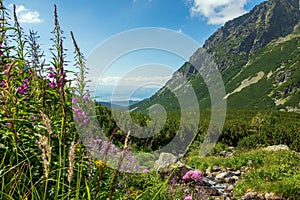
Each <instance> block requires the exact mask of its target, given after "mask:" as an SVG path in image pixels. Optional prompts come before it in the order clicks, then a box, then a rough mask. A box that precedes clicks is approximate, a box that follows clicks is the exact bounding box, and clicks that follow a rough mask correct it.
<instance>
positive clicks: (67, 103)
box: [0, 1, 300, 199]
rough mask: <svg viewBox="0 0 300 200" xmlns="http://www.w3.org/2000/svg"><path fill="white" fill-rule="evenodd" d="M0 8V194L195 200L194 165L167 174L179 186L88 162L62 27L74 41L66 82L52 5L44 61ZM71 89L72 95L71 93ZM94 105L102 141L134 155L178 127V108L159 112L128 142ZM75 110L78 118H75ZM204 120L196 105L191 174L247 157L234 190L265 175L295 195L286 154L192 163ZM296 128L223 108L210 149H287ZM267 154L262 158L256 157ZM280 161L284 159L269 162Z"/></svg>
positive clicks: (299, 142)
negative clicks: (163, 118)
mask: <svg viewBox="0 0 300 200" xmlns="http://www.w3.org/2000/svg"><path fill="white" fill-rule="evenodd" d="M0 7H1V13H0V17H1V18H0V30H1V40H0V67H1V68H0V72H1V73H0V81H1V83H0V102H1V103H0V155H1V157H0V199H107V198H108V199H176V198H177V199H183V198H185V197H186V199H188V198H189V197H190V196H193V199H197V198H201V196H199V194H198V192H199V191H197V190H195V188H196V186H197V185H199V184H201V173H200V172H199V171H197V170H192V171H190V172H189V173H190V174H193V175H194V176H191V177H194V178H190V177H188V174H182V175H177V178H176V180H180V181H181V182H180V184H177V187H174V184H173V185H172V184H171V181H170V180H171V179H170V178H171V177H174V175H173V172H171V173H170V172H169V174H168V175H170V176H168V175H167V176H166V177H162V176H161V175H160V174H159V173H157V172H156V171H147V170H146V171H145V172H147V173H143V174H131V173H125V172H122V171H121V170H119V169H112V168H109V167H108V166H106V165H105V163H104V162H103V161H102V160H97V159H94V158H93V157H92V156H91V154H90V153H89V151H87V149H86V147H85V146H84V144H83V141H81V140H80V138H79V135H78V133H77V130H76V126H75V123H76V122H78V121H80V123H81V125H82V126H83V127H84V126H86V125H88V124H89V123H90V121H89V118H88V116H86V114H85V113H83V112H81V111H80V109H79V108H77V109H74V106H72V105H74V104H76V103H77V102H78V101H86V100H89V96H90V93H89V91H88V90H87V88H86V83H87V81H88V80H86V78H85V75H86V73H87V69H86V67H85V65H84V64H85V63H84V62H85V60H84V56H83V55H82V53H81V52H80V49H79V47H78V45H77V43H76V41H75V38H74V35H73V34H72V33H71V35H70V37H71V38H72V39H73V43H74V63H76V64H75V65H76V68H77V69H78V72H77V73H74V74H75V76H76V79H75V80H71V79H69V78H68V76H67V75H68V73H73V72H69V71H67V70H65V66H66V65H67V63H68V62H67V60H68V58H67V57H66V55H65V51H66V50H65V49H64V46H63V40H64V34H63V31H62V29H61V27H60V24H59V21H58V16H57V11H56V7H55V11H54V28H53V31H52V32H51V33H52V35H53V36H52V37H53V38H52V41H53V46H52V47H51V48H50V50H49V51H50V52H51V55H52V58H51V59H50V63H46V61H45V57H44V55H43V53H44V51H43V49H42V48H41V46H40V45H39V43H38V39H39V37H38V34H37V33H36V32H34V31H30V33H29V34H28V35H26V34H25V33H24V32H23V29H22V27H21V26H20V24H19V23H18V19H17V17H16V13H15V8H14V12H13V17H12V18H13V22H12V21H11V20H9V19H10V17H9V11H8V10H6V9H5V8H4V5H3V3H2V1H0ZM10 23H12V24H10ZM74 85H76V86H75V87H74ZM72 94H76V98H74V97H73V95H72ZM96 107H97V118H98V120H99V122H100V125H101V127H102V129H103V130H104V131H105V132H106V133H109V134H108V136H110V141H109V142H110V143H114V144H115V145H117V146H119V147H120V148H123V149H124V151H126V146H127V145H130V147H131V148H132V149H133V150H134V151H144V152H151V151H153V150H157V149H159V148H161V147H163V146H165V145H166V144H167V143H169V141H170V140H171V139H172V138H173V137H174V136H175V135H176V130H177V129H178V120H179V118H180V113H178V112H175V111H174V112H169V113H168V119H167V122H166V124H165V125H164V127H163V129H162V131H160V132H159V133H158V134H156V135H154V136H153V137H150V138H147V139H139V138H135V137H132V136H129V135H128V134H127V133H124V132H123V131H121V130H118V127H117V126H116V123H115V122H114V121H113V118H112V114H111V111H110V110H109V109H107V108H105V107H102V106H101V105H100V104H97V103H96ZM73 113H75V115H73ZM78 113H80V114H81V115H80V118H78V116H77V115H76V114H78ZM132 116H133V118H134V119H135V121H136V122H137V123H138V124H140V125H145V124H147V123H148V121H149V117H148V116H147V115H143V114H139V113H136V114H132ZM209 118H210V112H209V111H203V114H202V118H201V123H200V126H199V128H198V133H197V137H196V138H195V141H194V143H193V144H192V148H191V149H193V151H190V152H188V154H189V156H190V157H188V158H187V164H189V165H191V166H192V167H194V168H195V169H201V170H204V169H205V167H207V166H209V165H212V164H218V165H220V166H222V165H228V166H231V167H233V168H234V167H240V166H241V165H244V164H245V162H246V161H248V160H249V159H250V158H251V159H252V160H253V163H254V166H253V170H254V172H253V174H252V173H250V174H249V175H247V176H245V180H244V181H242V182H241V183H240V184H239V185H238V187H237V188H236V194H237V195H241V194H242V193H243V192H245V191H246V190H247V189H249V188H252V189H253V188H254V189H257V190H261V191H264V190H266V189H268V188H264V187H263V184H261V187H258V188H257V187H254V186H255V181H257V180H258V181H260V182H261V183H263V181H264V180H265V179H266V177H269V176H270V181H271V180H278V181H277V182H276V181H275V184H277V186H278V185H279V184H281V183H282V181H284V182H286V183H287V184H286V186H284V187H276V188H277V189H275V186H274V191H275V192H278V193H282V194H286V195H287V196H290V197H298V196H299V193H297V192H298V191H299V190H298V188H297V187H290V189H291V190H287V189H288V186H289V184H290V183H292V182H291V181H292V180H293V179H295V180H298V179H297V178H298V177H299V170H298V171H295V170H292V169H293V167H294V166H299V158H298V157H296V155H295V154H293V153H290V152H280V153H273V154H271V156H270V157H266V156H265V157H266V158H265V157H264V155H265V153H262V152H260V150H253V151H250V153H244V152H241V153H240V154H237V155H236V157H234V158H232V159H227V160H226V159H219V158H218V159H214V158H211V157H208V158H205V159H204V160H201V159H200V158H198V157H196V159H195V156H197V155H196V152H197V150H198V149H199V146H200V144H201V142H202V141H203V138H204V136H205V133H206V129H207V127H208V123H209ZM298 127H300V116H299V115H298V114H293V113H282V112H277V111H235V110H233V111H229V113H228V116H227V121H226V124H225V127H224V131H223V134H222V136H221V138H220V142H221V143H220V144H219V145H218V146H217V147H221V148H226V147H227V146H229V145H231V146H237V147H238V148H240V149H251V148H255V147H256V145H260V146H262V145H272V144H287V145H289V146H290V148H291V149H293V150H296V151H300V133H299V129H298ZM258 141H259V142H258ZM215 151H218V149H217V148H216V149H215ZM193 156H194V157H193ZM192 158H193V159H192ZM267 158H268V159H269V160H264V159H267ZM155 159H157V158H155ZM191 159H192V160H191ZM210 159H212V160H210ZM282 159H283V160H282ZM285 162H287V163H285ZM265 163H270V166H271V167H270V168H269V169H268V170H265V167H266V164H265ZM283 163H284V164H287V165H284V166H282V167H281V168H278V167H279V165H280V166H281V165H282V164H283ZM277 168H278V169H277ZM278 170H279V171H278ZM174 173H175V172H174ZM267 174H271V175H267ZM184 175H186V176H184ZM184 177H185V178H184ZM195 177H196V178H195ZM267 181H269V180H267ZM295 183H297V182H295ZM197 195H198V196H197ZM297 195H298V196H297Z"/></svg>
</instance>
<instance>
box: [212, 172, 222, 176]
mask: <svg viewBox="0 0 300 200" xmlns="http://www.w3.org/2000/svg"><path fill="white" fill-rule="evenodd" d="M220 173H221V172H213V173H211V174H212V176H217V175H218V174H220Z"/></svg>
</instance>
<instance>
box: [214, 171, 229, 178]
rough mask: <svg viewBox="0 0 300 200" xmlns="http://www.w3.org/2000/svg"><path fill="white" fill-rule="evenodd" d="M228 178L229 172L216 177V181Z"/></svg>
mask: <svg viewBox="0 0 300 200" xmlns="http://www.w3.org/2000/svg"><path fill="white" fill-rule="evenodd" d="M226 176H228V172H222V173H220V174H218V175H217V176H216V180H224V178H225V177H226Z"/></svg>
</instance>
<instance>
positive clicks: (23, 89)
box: [17, 83, 28, 94]
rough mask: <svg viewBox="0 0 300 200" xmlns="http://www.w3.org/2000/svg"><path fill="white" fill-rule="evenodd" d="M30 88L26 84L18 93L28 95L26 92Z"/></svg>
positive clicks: (19, 88)
mask: <svg viewBox="0 0 300 200" xmlns="http://www.w3.org/2000/svg"><path fill="white" fill-rule="evenodd" d="M27 89H28V86H27V85H26V84H25V83H24V84H23V85H22V86H21V87H18V89H17V92H18V93H20V94H27V92H26V90H27Z"/></svg>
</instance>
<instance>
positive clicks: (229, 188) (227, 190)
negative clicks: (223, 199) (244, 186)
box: [224, 185, 234, 192]
mask: <svg viewBox="0 0 300 200" xmlns="http://www.w3.org/2000/svg"><path fill="white" fill-rule="evenodd" d="M233 189H234V186H233V185H228V186H227V187H226V188H225V190H224V191H225V192H231V191H233Z"/></svg>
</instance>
